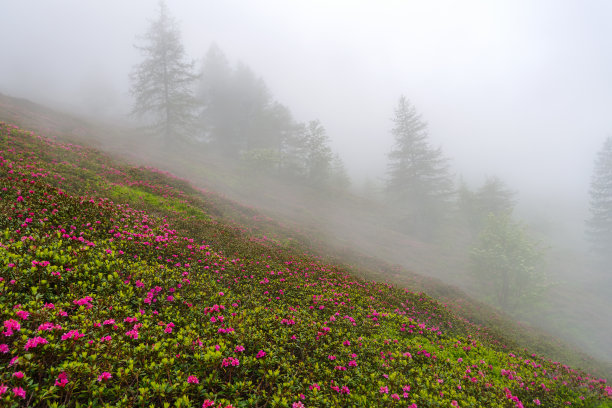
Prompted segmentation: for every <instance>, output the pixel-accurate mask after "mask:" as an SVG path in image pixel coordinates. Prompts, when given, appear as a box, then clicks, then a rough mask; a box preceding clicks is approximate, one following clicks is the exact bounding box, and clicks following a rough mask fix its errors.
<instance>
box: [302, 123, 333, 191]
mask: <svg viewBox="0 0 612 408" xmlns="http://www.w3.org/2000/svg"><path fill="white" fill-rule="evenodd" d="M304 137H305V139H304V142H305V143H304V145H305V153H306V157H305V159H306V160H305V164H306V179H307V180H308V182H309V183H310V184H313V185H319V186H321V185H323V184H325V183H326V182H327V181H328V179H329V177H330V175H331V165H332V159H333V153H332V150H331V148H330V147H329V138H328V136H327V132H326V131H325V128H324V127H323V125H321V122H319V121H318V120H312V121H310V122H308V124H307V125H306V132H305V134H304Z"/></svg>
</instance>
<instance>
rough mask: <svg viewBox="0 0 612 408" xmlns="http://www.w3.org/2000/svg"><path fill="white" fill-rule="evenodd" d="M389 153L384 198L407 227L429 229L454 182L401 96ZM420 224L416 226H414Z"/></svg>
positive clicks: (424, 130) (409, 104)
mask: <svg viewBox="0 0 612 408" xmlns="http://www.w3.org/2000/svg"><path fill="white" fill-rule="evenodd" d="M393 124H394V126H393V129H392V131H391V133H392V134H393V136H394V138H395V144H394V146H393V149H392V150H391V152H390V153H389V154H388V157H389V163H388V180H387V195H388V197H389V199H390V201H391V203H392V204H394V205H395V206H397V207H398V208H400V209H401V210H402V211H403V212H404V218H403V220H402V221H401V222H402V223H404V224H407V225H406V227H407V228H413V227H416V228H417V229H421V228H428V227H430V226H434V224H435V223H436V222H437V221H439V220H440V219H441V216H442V215H443V212H444V211H445V204H446V202H447V201H448V198H449V197H450V195H451V193H452V188H453V183H452V180H451V178H450V174H449V167H448V161H447V159H446V158H445V157H444V156H443V155H442V150H441V149H440V148H437V149H435V148H433V147H431V145H430V144H429V141H428V133H427V124H426V123H425V122H424V121H423V119H422V118H421V115H419V114H418V113H417V111H416V109H415V107H414V106H413V105H412V104H411V103H410V102H409V101H408V100H407V99H406V97H404V96H402V97H401V98H400V100H399V103H398V105H397V108H396V109H395V116H394V118H393ZM417 224H419V225H417Z"/></svg>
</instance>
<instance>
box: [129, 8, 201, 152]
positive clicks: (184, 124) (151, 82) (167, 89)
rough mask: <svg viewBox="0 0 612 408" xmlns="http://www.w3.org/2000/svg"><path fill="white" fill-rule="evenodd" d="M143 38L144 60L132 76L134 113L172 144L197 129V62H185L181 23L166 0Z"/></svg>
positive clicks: (140, 48) (142, 51)
mask: <svg viewBox="0 0 612 408" xmlns="http://www.w3.org/2000/svg"><path fill="white" fill-rule="evenodd" d="M142 40H143V45H141V46H136V48H137V49H139V50H140V51H141V53H142V54H143V56H144V60H143V61H142V62H141V63H140V64H138V65H136V66H135V68H134V70H133V71H132V74H131V75H130V79H131V82H132V88H131V91H132V95H133V96H134V98H135V101H134V106H133V109H132V113H133V114H135V115H137V116H140V117H145V118H146V119H148V121H149V122H150V125H151V128H152V130H153V131H154V132H155V133H157V134H159V135H161V136H162V137H163V138H164V140H165V142H166V144H168V143H169V142H170V141H171V140H172V139H174V138H176V137H180V136H186V135H188V134H190V133H191V132H192V131H193V129H194V127H193V125H194V119H195V110H196V109H197V106H198V104H197V102H196V99H195V98H194V96H193V89H192V86H193V83H194V81H195V79H196V78H197V76H196V75H195V74H194V73H193V66H194V63H193V62H186V61H185V50H184V48H183V44H182V43H181V39H180V32H179V29H178V25H177V23H176V22H175V20H174V19H173V18H172V17H171V16H170V13H169V11H168V7H167V6H166V4H165V3H164V2H163V1H161V2H160V3H159V15H158V17H157V19H156V20H154V21H152V22H151V25H150V26H149V29H148V31H147V32H146V34H145V35H144V36H143V37H142Z"/></svg>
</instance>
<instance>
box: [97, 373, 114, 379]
mask: <svg viewBox="0 0 612 408" xmlns="http://www.w3.org/2000/svg"><path fill="white" fill-rule="evenodd" d="M111 378H113V376H112V375H111V373H109V372H108V371H104V372H103V373H102V374H100V375H99V376H98V381H99V382H102V381H107V380H110V379H111Z"/></svg>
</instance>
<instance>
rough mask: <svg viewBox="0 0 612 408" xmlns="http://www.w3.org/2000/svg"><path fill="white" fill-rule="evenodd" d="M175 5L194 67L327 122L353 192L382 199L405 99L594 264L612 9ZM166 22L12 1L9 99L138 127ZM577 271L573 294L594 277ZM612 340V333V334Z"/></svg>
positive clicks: (264, 1) (122, 9)
mask: <svg viewBox="0 0 612 408" xmlns="http://www.w3.org/2000/svg"><path fill="white" fill-rule="evenodd" d="M167 5H168V7H169V9H170V12H171V13H172V15H173V16H174V17H175V18H176V19H177V21H178V22H179V25H180V29H181V34H182V41H183V44H184V46H185V50H186V53H187V55H189V56H190V57H191V58H192V59H194V60H195V61H196V63H199V62H201V60H202V58H203V57H204V55H205V53H206V51H207V50H208V48H209V46H210V45H211V44H212V43H216V44H217V45H218V46H219V47H220V48H221V49H222V50H223V51H224V53H225V54H226V55H227V57H228V58H229V60H230V62H231V63H232V64H234V63H236V62H237V61H243V62H244V63H246V64H248V65H249V66H250V67H251V68H252V69H253V71H254V72H255V73H256V74H257V75H260V76H261V77H262V78H263V79H264V80H265V82H266V84H267V85H268V88H269V90H270V92H271V93H272V94H273V97H274V99H276V100H278V101H279V102H281V103H282V104H284V105H286V106H287V107H288V108H289V109H290V110H291V112H292V114H293V116H294V117H295V118H296V119H297V120H299V121H308V120H312V119H319V120H320V121H321V123H322V124H323V126H325V128H326V129H327V133H328V135H329V137H330V139H331V144H332V147H333V149H334V150H335V151H337V152H338V153H339V154H340V155H341V156H342V158H343V160H344V161H345V163H346V167H347V169H348V171H349V173H350V175H351V177H352V180H353V185H354V189H355V191H358V190H360V188H361V186H362V185H363V184H364V183H365V182H366V180H370V181H373V182H374V183H378V184H379V185H382V184H383V180H384V177H385V169H386V164H387V156H386V155H387V153H388V152H389V150H390V149H391V146H392V145H393V138H392V136H391V134H390V129H391V127H392V123H391V117H392V115H393V111H394V108H395V106H396V104H397V101H398V98H399V97H400V95H402V94H403V95H406V97H407V98H408V99H409V100H410V101H411V102H412V103H413V104H414V106H416V108H417V110H418V111H419V113H421V114H422V116H423V119H424V120H425V121H426V122H427V123H428V126H429V136H430V139H431V141H432V143H433V144H434V145H436V146H441V147H442V150H443V152H444V155H445V156H446V157H448V158H450V160H451V167H452V171H453V173H454V174H455V177H456V179H457V180H458V179H459V178H460V177H461V178H463V179H464V180H466V181H467V182H468V183H469V184H470V185H472V186H477V185H479V184H481V183H482V182H483V181H484V180H485V179H486V178H487V177H490V176H497V177H499V178H500V179H502V180H504V181H505V182H506V183H507V185H508V186H510V187H511V188H512V189H513V190H515V191H517V192H518V202H519V203H518V204H519V205H518V209H517V213H518V214H519V215H520V216H521V217H522V218H523V219H524V220H525V221H526V222H527V223H528V224H530V225H533V226H534V228H535V229H536V230H539V231H540V233H541V235H542V236H546V237H547V238H549V239H548V240H547V243H548V244H549V245H551V246H552V247H554V250H555V251H563V250H564V248H572V247H573V248H579V249H582V247H581V246H583V244H584V242H583V238H584V220H585V218H586V217H587V208H588V189H589V184H590V179H591V174H592V170H593V160H594V158H595V156H596V153H597V151H598V150H599V149H600V148H601V146H602V144H603V141H604V139H605V138H606V137H607V136H608V135H610V134H611V133H612V120H611V116H610V107H612V75H610V73H611V72H612V26H610V24H609V22H610V20H611V18H612V3H611V2H609V1H607V0H600V1H597V0H591V1H586V2H585V1H579V0H574V1H562V2H561V1H555V0H548V1H537V2H536V1H531V0H519V1H485V0H482V1H471V0H470V1H467V0H466V1H461V2H457V1H452V0H448V1H427V2H425V1H419V2H417V1H399V0H398V1H392V0H386V1H384V2H380V1H348V0H346V1H341V0H337V1H333V2H330V1H324V0H321V1H313V0H308V1H306V0H304V1H286V0H276V1H275V0H256V1H248V2H247V1H240V0H229V1H212V0H207V1H196V0H168V1H167ZM156 15H157V6H156V2H153V1H149V0H130V1H129V2H126V1H123V0H105V1H102V0H93V1H86V2H85V1H82V0H56V1H53V2H50V1H45V0H38V1H34V0H23V1H10V0H0V51H1V53H2V54H1V57H0V58H1V63H0V93H5V94H9V95H12V96H16V97H23V98H28V99H31V100H34V101H38V102H41V103H44V104H47V105H49V106H53V107H56V108H59V109H63V110H67V111H74V112H78V113H81V114H85V115H88V116H91V117H98V118H104V119H116V120H120V121H121V122H122V123H130V121H131V119H130V117H129V116H128V115H127V113H128V112H129V110H130V105H131V102H132V101H131V98H130V94H129V81H128V74H129V72H130V71H131V70H132V68H133V66H134V65H135V64H137V63H138V62H139V61H140V60H141V56H140V54H139V53H138V52H137V50H136V49H135V48H134V44H135V43H136V42H137V41H138V40H137V37H138V36H139V35H142V34H143V33H144V32H145V31H146V29H147V27H148V26H149V23H150V21H151V20H152V19H154V18H155V17H156ZM553 253H554V251H553ZM570 264H571V263H570ZM411 266H412V267H414V265H411ZM571 268H572V266H567V268H566V269H564V271H563V272H562V276H561V277H560V278H559V279H560V280H563V281H565V282H567V281H568V280H570V281H571V279H577V278H579V277H580V276H585V272H584V271H583V270H581V269H580V268H581V266H579V267H577V268H578V269H574V270H572V269H571ZM417 272H419V271H418V270H417ZM585 307H586V306H585ZM597 307H601V304H597ZM603 307H604V310H603V312H604V314H605V313H607V314H609V304H607V303H604V306H603ZM600 329H601V333H600V337H601V338H605V336H607V334H610V332H612V329H611V327H610V326H609V321H608V325H607V326H605V325H604V326H603V327H600ZM600 344H601V343H600ZM604 344H605V343H604ZM590 351H591V352H593V349H590ZM602 355H604V357H605V358H607V359H612V354H611V352H610V350H602Z"/></svg>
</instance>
